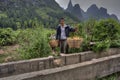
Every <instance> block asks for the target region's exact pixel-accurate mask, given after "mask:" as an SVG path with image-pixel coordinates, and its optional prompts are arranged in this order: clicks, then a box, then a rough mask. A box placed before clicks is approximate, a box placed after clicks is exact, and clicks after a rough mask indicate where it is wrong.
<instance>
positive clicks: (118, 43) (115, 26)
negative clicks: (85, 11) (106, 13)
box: [70, 19, 120, 52]
mask: <svg viewBox="0 0 120 80" xmlns="http://www.w3.org/2000/svg"><path fill="white" fill-rule="evenodd" d="M78 29H79V30H78V32H77V33H72V34H71V36H74V35H77V36H80V37H83V38H84V42H83V44H82V45H81V47H80V49H71V50H70V51H71V52H79V51H86V50H87V51H88V50H92V51H95V52H100V51H104V50H107V49H109V48H110V47H120V23H119V22H117V21H115V20H112V19H105V20H100V21H96V20H89V21H87V22H84V23H80V24H79V25H78ZM91 42H94V43H95V44H93V45H90V43H91Z"/></svg>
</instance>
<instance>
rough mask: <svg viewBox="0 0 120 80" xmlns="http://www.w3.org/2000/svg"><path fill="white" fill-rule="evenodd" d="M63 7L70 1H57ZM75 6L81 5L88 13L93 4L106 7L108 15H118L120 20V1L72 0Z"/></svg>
mask: <svg viewBox="0 0 120 80" xmlns="http://www.w3.org/2000/svg"><path fill="white" fill-rule="evenodd" d="M56 1H57V2H58V3H59V4H60V6H61V7H63V8H65V9H66V7H67V5H68V2H69V0H56ZM72 3H73V5H74V4H76V3H79V4H80V7H81V8H82V9H83V10H84V11H86V10H87V9H88V7H90V6H91V5H92V4H96V5H97V6H98V7H104V8H107V9H108V13H110V14H116V15H117V16H118V18H119V19H120V0H72Z"/></svg>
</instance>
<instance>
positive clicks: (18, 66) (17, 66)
mask: <svg viewBox="0 0 120 80" xmlns="http://www.w3.org/2000/svg"><path fill="white" fill-rule="evenodd" d="M119 53H120V49H119V48H112V49H109V50H108V51H107V52H101V53H94V52H92V51H87V52H81V53H74V54H67V55H65V56H62V57H58V58H37V59H31V60H23V61H17V62H10V63H3V64H0V78H2V77H7V76H12V75H18V74H23V73H28V72H34V71H41V70H45V69H51V68H56V67H62V66H66V65H72V64H77V63H81V62H85V61H90V60H92V59H97V58H101V57H105V56H111V55H116V54H119ZM56 59H60V60H61V63H60V65H56V64H54V60H56Z"/></svg>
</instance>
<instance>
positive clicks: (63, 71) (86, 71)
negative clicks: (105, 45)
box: [0, 54, 120, 80]
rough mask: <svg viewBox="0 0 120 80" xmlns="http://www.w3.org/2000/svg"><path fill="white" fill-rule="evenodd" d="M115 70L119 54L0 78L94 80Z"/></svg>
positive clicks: (119, 62) (119, 67)
mask: <svg viewBox="0 0 120 80" xmlns="http://www.w3.org/2000/svg"><path fill="white" fill-rule="evenodd" d="M116 72H120V54H116V55H112V56H108V57H103V58H99V59H94V60H91V61H86V62H83V63H78V64H72V65H67V66H63V67H58V68H53V69H46V70H42V71H36V72H31V73H25V74H21V75H14V76H10V77H6V78H1V79H0V80H95V79H96V78H102V77H104V76H107V75H110V74H112V73H116Z"/></svg>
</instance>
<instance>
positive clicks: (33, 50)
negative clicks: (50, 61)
mask: <svg viewBox="0 0 120 80" xmlns="http://www.w3.org/2000/svg"><path fill="white" fill-rule="evenodd" d="M23 33H26V32H24V31H23ZM47 33H48V31H47V30H45V29H44V28H42V27H39V28H35V29H34V30H33V29H29V30H27V33H26V34H29V35H26V34H23V35H26V37H27V38H24V39H23V42H24V40H26V41H25V42H24V43H23V42H22V44H21V45H22V46H21V49H20V53H21V54H22V58H24V59H31V58H38V57H46V56H48V55H50V53H51V48H50V46H49V44H48V37H47Z"/></svg>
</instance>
